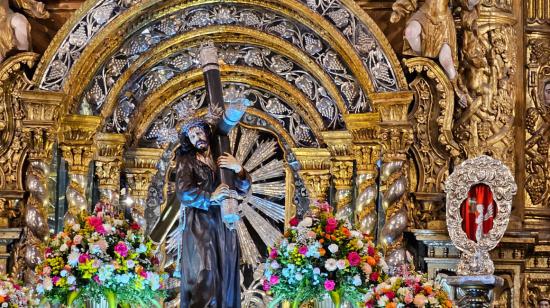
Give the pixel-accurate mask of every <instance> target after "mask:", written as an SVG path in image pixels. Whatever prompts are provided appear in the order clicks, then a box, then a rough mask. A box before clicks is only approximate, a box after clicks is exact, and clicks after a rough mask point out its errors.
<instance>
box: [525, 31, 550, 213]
mask: <svg viewBox="0 0 550 308" xmlns="http://www.w3.org/2000/svg"><path fill="white" fill-rule="evenodd" d="M529 51H530V57H529V60H530V63H529V66H530V67H531V69H530V75H531V77H532V80H533V82H532V83H530V84H529V86H528V89H529V91H528V93H527V94H528V95H527V99H528V100H527V104H528V105H527V106H528V107H527V110H526V121H525V126H526V142H525V162H526V174H527V180H526V183H525V190H526V191H527V193H528V195H529V201H530V202H529V203H528V204H527V206H534V207H548V206H550V178H549V177H548V175H547V170H548V168H549V166H550V165H549V155H548V148H549V144H550V138H549V136H550V65H549V64H548V63H549V60H550V45H549V44H548V42H547V40H545V39H533V40H531V41H530V44H529Z"/></svg>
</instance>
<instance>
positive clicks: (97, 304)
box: [86, 298, 116, 308]
mask: <svg viewBox="0 0 550 308" xmlns="http://www.w3.org/2000/svg"><path fill="white" fill-rule="evenodd" d="M115 307H116V306H115ZM86 308H109V303H108V302H107V299H105V298H101V299H100V300H87V301H86Z"/></svg>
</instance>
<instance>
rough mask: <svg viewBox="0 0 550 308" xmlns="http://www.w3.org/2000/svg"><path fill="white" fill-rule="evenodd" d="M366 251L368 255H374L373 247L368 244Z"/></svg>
mask: <svg viewBox="0 0 550 308" xmlns="http://www.w3.org/2000/svg"><path fill="white" fill-rule="evenodd" d="M367 253H368V254H369V256H371V257H374V253H375V251H374V247H372V246H369V248H367Z"/></svg>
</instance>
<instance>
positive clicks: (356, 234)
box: [350, 230, 363, 238]
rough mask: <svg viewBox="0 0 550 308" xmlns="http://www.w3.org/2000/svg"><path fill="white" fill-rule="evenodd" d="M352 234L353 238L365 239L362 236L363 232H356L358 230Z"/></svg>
mask: <svg viewBox="0 0 550 308" xmlns="http://www.w3.org/2000/svg"><path fill="white" fill-rule="evenodd" d="M350 233H351V236H353V237H355V238H362V237H363V236H361V232H359V231H356V230H353V231H351V232H350Z"/></svg>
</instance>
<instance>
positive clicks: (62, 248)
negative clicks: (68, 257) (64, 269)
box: [59, 243, 69, 251]
mask: <svg viewBox="0 0 550 308" xmlns="http://www.w3.org/2000/svg"><path fill="white" fill-rule="evenodd" d="M67 249H69V247H68V246H67V244H65V243H63V245H61V247H59V251H67Z"/></svg>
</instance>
